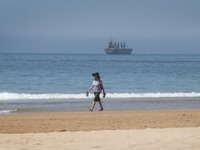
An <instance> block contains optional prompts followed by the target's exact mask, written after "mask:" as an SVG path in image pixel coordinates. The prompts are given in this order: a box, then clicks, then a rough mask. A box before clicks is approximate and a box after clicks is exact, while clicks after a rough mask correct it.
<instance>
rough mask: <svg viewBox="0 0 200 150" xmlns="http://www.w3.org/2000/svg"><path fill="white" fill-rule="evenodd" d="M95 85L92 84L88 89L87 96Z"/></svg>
mask: <svg viewBox="0 0 200 150" xmlns="http://www.w3.org/2000/svg"><path fill="white" fill-rule="evenodd" d="M93 87H94V85H91V86H90V88H89V89H88V91H87V92H86V96H88V95H89V92H90V91H91V90H92V89H93Z"/></svg>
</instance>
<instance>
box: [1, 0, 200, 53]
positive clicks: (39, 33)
mask: <svg viewBox="0 0 200 150" xmlns="http://www.w3.org/2000/svg"><path fill="white" fill-rule="evenodd" d="M199 14H200V0H0V53H83V54H84V53H99V54H103V53H104V47H105V44H106V43H107V42H109V41H110V40H113V41H116V42H126V43H127V44H128V46H129V47H131V48H133V53H136V54H174V53H176V54H179V53H184V54H185V53H186V54H188V53H189V54H200V17H199Z"/></svg>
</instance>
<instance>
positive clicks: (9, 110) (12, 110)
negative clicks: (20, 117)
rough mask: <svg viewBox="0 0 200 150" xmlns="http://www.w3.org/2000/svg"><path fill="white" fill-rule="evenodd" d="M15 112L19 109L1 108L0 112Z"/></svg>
mask: <svg viewBox="0 0 200 150" xmlns="http://www.w3.org/2000/svg"><path fill="white" fill-rule="evenodd" d="M13 112H17V109H8V110H0V114H9V113H13Z"/></svg>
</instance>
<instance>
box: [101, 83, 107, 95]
mask: <svg viewBox="0 0 200 150" xmlns="http://www.w3.org/2000/svg"><path fill="white" fill-rule="evenodd" d="M101 89H102V90H103V97H105V96H106V92H105V89H104V86H103V82H102V81H101Z"/></svg>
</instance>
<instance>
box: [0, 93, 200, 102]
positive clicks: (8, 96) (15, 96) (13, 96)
mask: <svg viewBox="0 0 200 150" xmlns="http://www.w3.org/2000/svg"><path fill="white" fill-rule="evenodd" d="M92 97H93V94H90V95H89V97H86V95H85V94H84V93H81V94H64V93H46V94H30V93H10V92H2V93H0V101H5V100H40V99H44V100H47V99H87V98H92ZM173 97H174V98H179V97H180V98H181V97H187V98H192V97H200V93H196V92H190V93H181V92H180V93H107V95H106V98H112V99H117V98H173Z"/></svg>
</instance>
